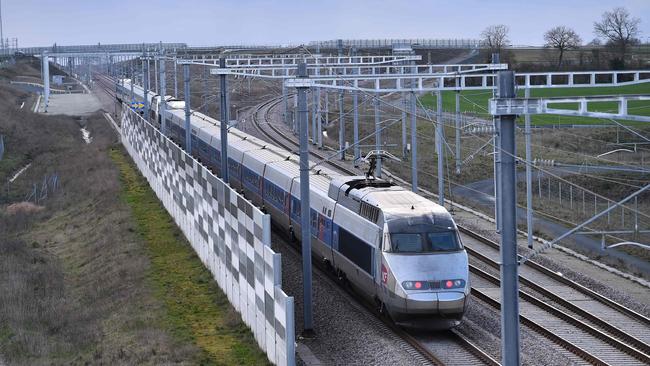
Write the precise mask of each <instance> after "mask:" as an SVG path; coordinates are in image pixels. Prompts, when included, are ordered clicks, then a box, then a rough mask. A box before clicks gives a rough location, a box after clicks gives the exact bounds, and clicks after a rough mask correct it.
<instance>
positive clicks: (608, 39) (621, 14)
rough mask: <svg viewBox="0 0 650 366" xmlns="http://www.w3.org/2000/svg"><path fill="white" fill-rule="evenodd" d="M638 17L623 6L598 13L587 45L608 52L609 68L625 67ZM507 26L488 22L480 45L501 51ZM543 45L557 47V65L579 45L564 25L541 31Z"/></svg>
mask: <svg viewBox="0 0 650 366" xmlns="http://www.w3.org/2000/svg"><path fill="white" fill-rule="evenodd" d="M640 23H641V19H639V18H636V17H633V16H632V15H631V14H630V12H629V11H628V10H627V9H626V8H623V7H617V8H614V9H613V10H611V11H606V12H604V13H603V14H602V18H601V19H600V20H599V21H595V22H594V25H593V33H594V35H595V36H596V38H594V40H592V41H591V42H589V43H588V44H587V46H591V47H592V48H593V47H600V46H604V48H606V49H607V50H608V51H610V54H611V57H610V58H609V64H610V67H611V68H613V69H622V68H625V62H626V58H627V56H628V55H629V52H630V48H631V47H633V46H637V45H639V44H640V43H641V40H640V39H639V36H640V33H641V32H640V30H639V24H640ZM509 31H510V29H509V28H508V26H506V25H504V24H497V25H491V26H489V27H487V28H485V30H483V32H482V33H481V38H482V41H483V44H484V45H485V46H486V47H487V48H488V49H489V50H490V52H491V53H501V52H502V50H503V49H504V48H505V47H506V46H508V45H509V44H510V39H509V35H508V34H509ZM544 42H545V43H544V46H545V47H548V48H550V49H555V50H557V54H558V58H557V66H558V67H561V66H562V64H563V61H564V56H565V53H566V52H567V51H569V50H575V49H579V48H580V47H582V46H583V41H582V38H581V37H580V35H578V33H577V32H576V31H575V30H574V29H572V28H571V27H568V26H565V25H558V26H555V27H553V28H551V29H549V30H548V31H546V33H544Z"/></svg>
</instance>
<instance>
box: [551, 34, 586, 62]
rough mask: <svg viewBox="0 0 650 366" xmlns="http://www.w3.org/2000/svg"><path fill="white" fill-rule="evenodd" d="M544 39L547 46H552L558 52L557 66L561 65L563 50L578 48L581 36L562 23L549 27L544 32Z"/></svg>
mask: <svg viewBox="0 0 650 366" xmlns="http://www.w3.org/2000/svg"><path fill="white" fill-rule="evenodd" d="M544 41H546V46H547V47H553V48H555V49H557V50H558V51H559V52H560V57H559V59H558V62H557V66H558V67H559V66H561V65H562V57H563V56H564V51H566V50H570V49H574V48H578V47H580V45H581V44H582V38H580V36H579V35H578V33H576V32H575V31H574V30H573V29H571V28H569V27H565V26H563V25H561V26H557V27H554V28H551V29H549V30H548V31H547V32H546V33H544Z"/></svg>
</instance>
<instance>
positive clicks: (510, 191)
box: [497, 71, 520, 365]
mask: <svg viewBox="0 0 650 366" xmlns="http://www.w3.org/2000/svg"><path fill="white" fill-rule="evenodd" d="M497 80H498V88H499V98H502V99H503V98H508V99H509V98H515V97H516V94H515V74H514V72H513V71H501V72H499V74H498V79H497ZM515 118H516V116H515V115H502V116H500V117H499V119H500V121H501V123H500V124H501V139H500V146H499V149H500V150H501V152H502V155H501V179H502V180H501V182H502V184H503V186H502V192H501V193H502V195H501V197H500V198H501V203H502V214H503V216H502V220H503V222H502V230H501V263H502V264H501V304H502V306H501V348H502V351H501V355H502V364H504V365H519V364H520V359H519V302H518V300H519V298H518V296H519V295H518V294H519V291H518V286H519V285H518V277H517V272H518V268H517V267H518V262H517V198H516V197H517V177H516V174H517V172H516V167H515V156H516V152H515V147H516V144H515Z"/></svg>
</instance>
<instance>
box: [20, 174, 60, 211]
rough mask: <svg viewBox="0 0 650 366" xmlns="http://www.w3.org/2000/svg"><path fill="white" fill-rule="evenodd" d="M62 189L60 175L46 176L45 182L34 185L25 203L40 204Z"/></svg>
mask: <svg viewBox="0 0 650 366" xmlns="http://www.w3.org/2000/svg"><path fill="white" fill-rule="evenodd" d="M59 187H60V180H59V174H58V173H54V174H52V175H45V176H44V177H43V181H42V182H40V183H34V184H33V187H32V190H31V191H30V192H29V193H28V194H27V195H26V196H25V199H24V200H23V201H25V202H34V203H35V204H39V203H41V202H43V201H45V200H46V199H47V198H48V196H50V195H52V194H54V193H55V192H56V191H57V190H58V189H59Z"/></svg>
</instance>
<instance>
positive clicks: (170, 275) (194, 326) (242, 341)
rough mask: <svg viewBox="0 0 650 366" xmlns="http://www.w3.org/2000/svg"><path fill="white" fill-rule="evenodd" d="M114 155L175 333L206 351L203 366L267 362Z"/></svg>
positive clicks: (121, 156) (136, 177)
mask: <svg viewBox="0 0 650 366" xmlns="http://www.w3.org/2000/svg"><path fill="white" fill-rule="evenodd" d="M110 155H111V158H112V159H113V161H114V162H115V164H116V165H117V166H118V168H119V169H120V172H121V181H122V186H123V194H122V199H124V200H125V201H126V202H127V203H128V204H129V206H130V207H131V209H132V211H133V216H134V219H135V221H136V223H137V229H136V230H137V232H138V233H139V234H140V235H141V236H142V238H143V239H144V240H145V242H146V247H147V250H148V253H149V257H150V259H151V270H150V273H149V274H148V276H149V278H150V280H151V282H152V283H153V287H154V291H155V294H156V297H158V298H159V299H160V300H162V301H163V303H164V304H165V308H166V315H165V317H166V319H165V322H166V323H167V325H168V326H169V328H170V330H171V332H172V333H173V334H174V335H175V336H177V337H179V338H180V339H181V340H186V341H191V342H193V343H195V344H196V345H197V346H198V347H199V348H200V349H201V350H202V351H203V353H204V354H203V356H202V358H201V360H199V363H200V364H202V365H266V364H268V362H267V359H266V355H265V354H264V353H263V352H262V351H261V350H260V349H259V348H258V346H257V343H256V341H255V339H254V337H253V335H252V333H251V332H250V330H249V329H248V328H247V327H246V325H245V324H244V323H243V322H242V321H241V318H240V317H239V314H238V313H237V312H236V311H235V310H234V309H233V308H232V306H231V305H230V303H229V302H228V298H227V297H226V295H225V294H224V293H223V292H222V291H221V290H220V289H219V288H218V286H217V285H216V282H215V281H214V280H213V278H212V275H211V274H210V272H209V271H208V270H207V269H206V268H205V267H204V266H203V264H202V263H201V261H200V259H199V258H198V256H197V255H196V254H195V253H194V250H193V249H192V247H191V246H190V245H189V243H188V242H187V240H185V238H184V236H183V234H182V232H181V231H180V229H179V228H178V227H177V226H176V225H175V223H174V221H173V219H172V218H171V217H170V216H169V214H168V213H167V211H166V210H165V208H164V207H163V206H162V204H161V203H160V201H159V200H158V198H157V197H156V195H155V193H154V192H153V191H152V190H151V189H150V187H149V185H148V183H147V181H146V180H145V179H144V178H143V177H142V175H140V173H139V172H138V171H137V168H136V167H135V165H134V164H133V163H132V162H131V160H130V158H129V157H128V156H127V155H126V153H125V152H124V150H122V149H119V150H117V149H113V150H112V151H111V152H110Z"/></svg>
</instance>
